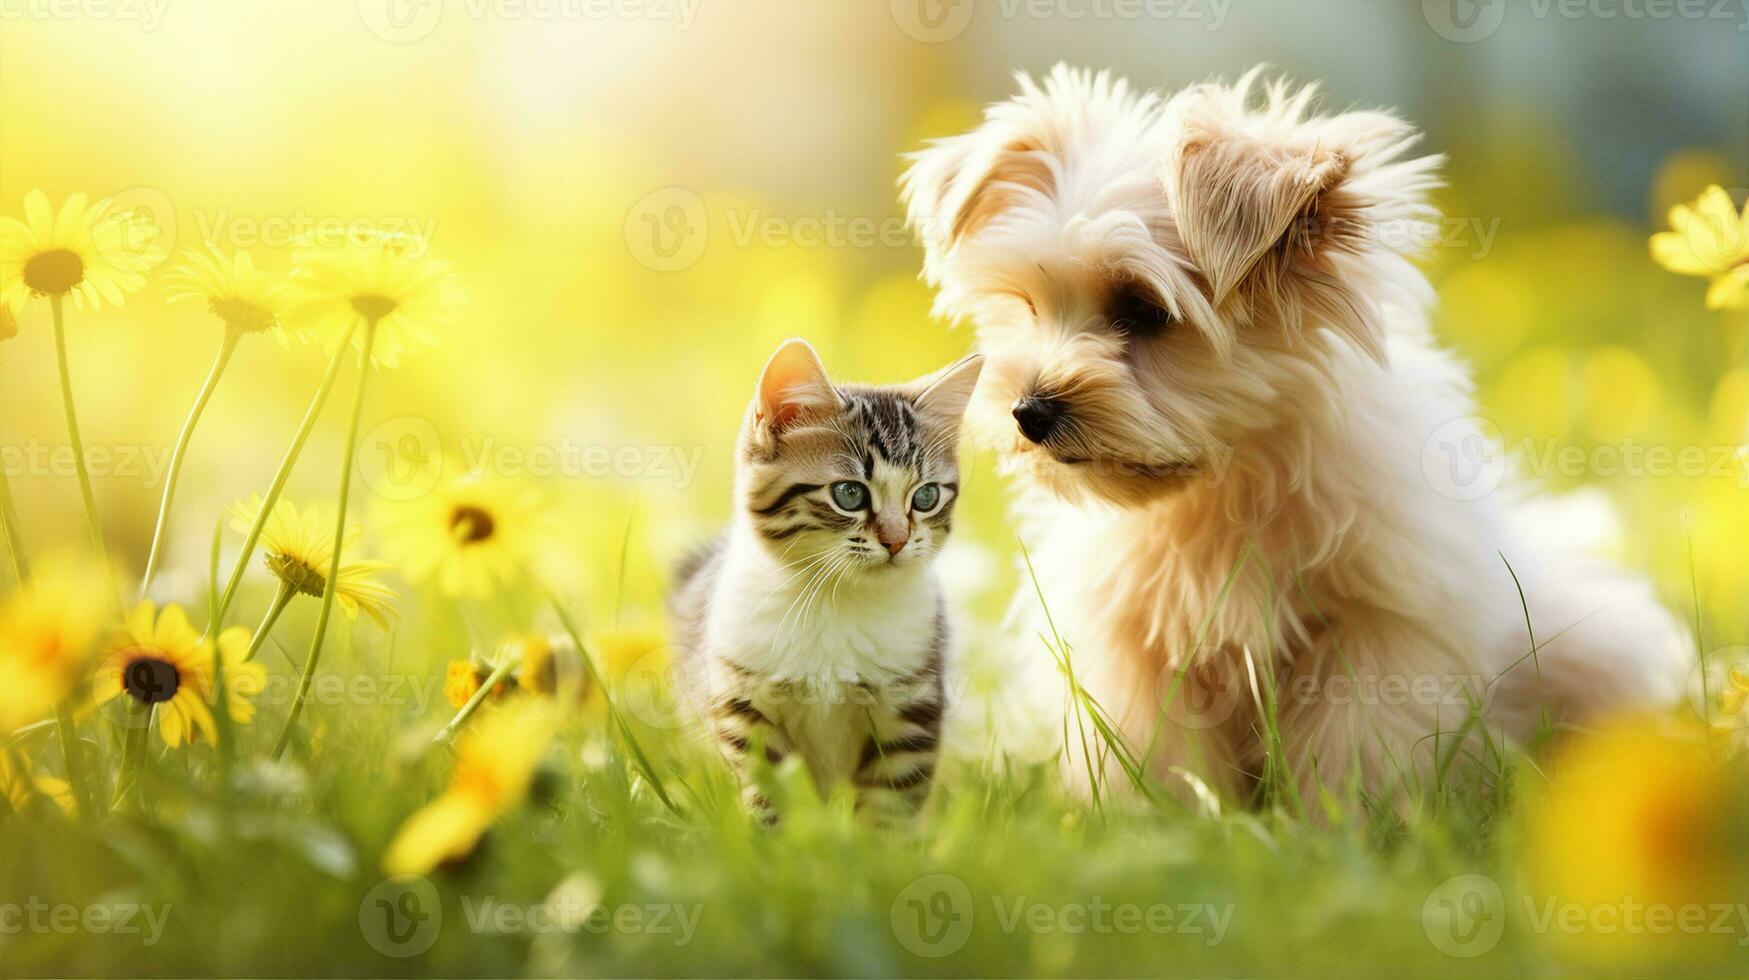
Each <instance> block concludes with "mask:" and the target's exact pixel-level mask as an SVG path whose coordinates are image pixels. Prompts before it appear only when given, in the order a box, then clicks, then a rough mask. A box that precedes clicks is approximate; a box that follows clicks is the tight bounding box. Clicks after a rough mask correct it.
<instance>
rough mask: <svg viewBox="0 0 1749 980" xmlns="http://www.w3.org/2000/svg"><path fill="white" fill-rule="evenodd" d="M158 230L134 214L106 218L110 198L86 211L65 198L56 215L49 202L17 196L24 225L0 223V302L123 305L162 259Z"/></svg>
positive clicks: (34, 194) (74, 198) (84, 202)
mask: <svg viewBox="0 0 1749 980" xmlns="http://www.w3.org/2000/svg"><path fill="white" fill-rule="evenodd" d="M157 239H158V227H157V226H156V225H154V224H153V223H152V222H151V221H150V220H149V219H148V218H146V217H145V216H144V215H141V214H138V213H133V212H129V213H116V212H113V211H111V210H110V200H109V198H107V197H106V198H102V199H101V200H98V201H97V202H95V203H89V202H88V199H87V198H86V196H85V195H84V194H73V195H70V196H69V197H68V198H67V199H66V200H65V201H63V202H61V210H60V211H59V212H56V211H55V210H53V209H52V208H50V207H49V198H48V195H46V194H44V193H43V192H42V191H40V190H33V191H31V192H30V193H28V194H26V195H24V220H22V221H20V220H19V219H17V218H11V217H7V218H0V283H4V286H3V287H0V300H4V301H7V302H16V301H19V300H22V299H24V298H25V297H27V296H71V297H72V299H73V306H74V308H76V309H81V310H84V309H92V310H95V309H97V308H99V307H100V306H102V305H103V304H104V303H110V304H112V305H115V306H120V305H122V302H123V298H124V296H125V294H127V293H131V292H135V291H137V290H138V289H139V288H140V286H142V285H143V284H144V283H145V281H146V276H145V273H146V270H148V269H150V268H152V266H154V265H156V264H157V263H158V262H159V261H160V260H161V259H163V257H164V255H163V251H162V249H161V248H160V247H159V245H158V242H157Z"/></svg>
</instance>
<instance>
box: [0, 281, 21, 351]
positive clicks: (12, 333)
mask: <svg viewBox="0 0 1749 980" xmlns="http://www.w3.org/2000/svg"><path fill="white" fill-rule="evenodd" d="M5 293H6V290H5V289H4V288H3V287H0V296H3V295H5ZM16 336H18V314H17V313H16V312H14V311H13V309H12V303H11V302H10V301H8V300H4V299H0V340H11V339H12V338H14V337H16Z"/></svg>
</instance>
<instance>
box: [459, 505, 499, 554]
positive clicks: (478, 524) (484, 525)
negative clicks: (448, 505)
mask: <svg viewBox="0 0 1749 980" xmlns="http://www.w3.org/2000/svg"><path fill="white" fill-rule="evenodd" d="M449 529H450V532H451V533H453V534H454V535H455V538H456V540H457V541H460V542H461V543H462V544H477V543H479V542H481V541H484V540H486V539H487V538H489V537H491V536H492V532H493V531H496V530H497V529H498V525H497V524H496V523H495V522H494V521H493V520H492V515H491V514H488V513H486V511H485V510H484V509H483V508H480V507H475V506H474V505H472V504H463V505H461V506H460V507H457V508H456V509H455V510H452V511H450V513H449Z"/></svg>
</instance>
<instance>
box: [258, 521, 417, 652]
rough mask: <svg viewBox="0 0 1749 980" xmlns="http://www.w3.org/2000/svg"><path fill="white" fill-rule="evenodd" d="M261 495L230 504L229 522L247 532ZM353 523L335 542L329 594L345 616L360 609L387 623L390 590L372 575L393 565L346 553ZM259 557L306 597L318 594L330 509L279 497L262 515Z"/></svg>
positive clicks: (329, 555)
mask: <svg viewBox="0 0 1749 980" xmlns="http://www.w3.org/2000/svg"><path fill="white" fill-rule="evenodd" d="M261 503H262V501H261V495H260V494H251V495H250V497H249V499H248V500H245V501H238V502H237V503H235V504H233V505H232V506H231V527H232V528H233V529H235V530H236V531H238V532H239V533H242V534H248V533H249V529H250V528H251V527H254V526H255V519H256V517H257V516H258V515H259V514H260V513H261ZM358 535H359V527H358V525H356V524H354V525H352V526H351V527H348V528H347V529H346V538H345V540H344V541H343V542H342V543H341V546H340V556H341V557H340V578H339V580H338V582H337V583H336V585H335V588H334V598H335V600H336V601H338V602H339V603H340V608H341V609H343V610H345V611H346V615H347V616H348V617H349V618H352V619H357V618H358V614H359V612H360V611H361V610H362V611H363V612H364V613H365V615H367V616H369V617H370V618H371V619H374V620H376V622H377V625H379V626H382V627H384V628H387V627H388V625H389V619H390V617H392V616H395V615H397V613H396V611H395V608H394V605H393V603H394V602H395V600H396V599H397V598H398V596H396V595H395V590H394V589H391V588H389V587H388V586H386V585H384V584H382V583H381V582H378V581H377V580H376V576H377V574H378V573H379V572H383V571H385V570H387V569H389V568H392V567H393V566H392V565H390V564H389V563H388V562H386V561H365V560H361V559H355V558H353V557H352V549H353V547H354V546H355V545H356V544H357V542H358ZM261 545H262V550H263V552H265V554H264V555H263V559H262V560H263V561H264V562H265V563H266V565H267V569H268V571H270V572H272V573H273V574H274V577H275V578H278V579H279V580H280V581H281V582H283V583H284V584H285V585H286V586H287V587H289V588H291V589H295V590H297V591H298V592H301V593H303V594H304V595H308V596H317V597H320V596H321V595H322V590H323V589H324V588H326V587H327V583H328V566H329V565H330V564H331V563H332V562H333V560H334V514H333V512H332V511H331V510H327V509H324V508H320V507H310V508H307V509H305V510H302V511H300V510H298V508H297V507H296V505H294V504H292V503H291V501H289V500H280V501H278V502H277V503H275V504H274V505H273V512H272V513H271V514H268V515H267V523H266V524H264V525H262V528H261Z"/></svg>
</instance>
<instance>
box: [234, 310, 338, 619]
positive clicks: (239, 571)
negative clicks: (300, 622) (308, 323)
mask: <svg viewBox="0 0 1749 980" xmlns="http://www.w3.org/2000/svg"><path fill="white" fill-rule="evenodd" d="M351 339H352V335H351V334H347V336H346V337H345V338H342V340H341V343H340V346H339V347H338V348H336V349H335V351H334V356H333V357H332V358H330V359H329V361H328V371H327V373H326V374H324V375H322V383H321V385H319V386H318V387H317V388H316V395H315V397H314V398H312V399H310V407H309V408H308V409H307V410H306V411H305V412H304V420H303V421H302V422H300V423H298V431H297V433H296V434H295V435H293V436H292V443H291V447H290V448H289V449H287V450H286V451H285V458H284V459H282V460H280V462H279V470H278V472H276V473H274V474H273V483H272V484H271V485H269V486H268V488H267V496H266V498H264V499H263V500H262V501H261V513H259V514H256V515H255V523H254V524H253V525H252V526H251V527H250V528H249V533H248V535H247V536H245V537H244V538H243V550H242V552H241V553H239V554H238V555H237V564H236V565H235V566H234V567H233V568H232V569H231V577H230V579H229V580H228V581H227V582H226V583H225V591H224V592H223V593H222V594H221V595H220V596H219V604H218V607H217V608H216V609H214V610H213V614H212V622H210V623H208V624H207V635H208V636H216V635H218V633H219V631H220V630H222V629H224V626H225V613H226V612H227V611H229V610H230V608H231V603H232V602H234V601H235V600H236V598H237V587H238V586H239V585H241V584H242V582H243V572H244V570H245V569H247V568H248V567H249V559H250V558H251V557H253V556H254V554H255V543H256V542H257V541H259V540H261V529H262V528H263V527H266V526H267V517H268V515H269V514H271V513H273V505H274V504H276V503H278V502H279V495H280V493H281V492H282V491H284V490H285V482H286V480H288V479H290V478H291V471H292V467H293V466H294V465H296V464H297V461H298V454H299V453H302V452H303V451H304V443H305V442H307V441H308V440H309V438H310V430H311V429H313V428H315V426H316V419H317V418H319V417H320V416H321V414H322V406H323V405H326V404H327V403H328V394H329V392H332V391H333V390H334V379H335V378H337V377H339V376H340V365H341V364H343V363H345V361H346V351H347V349H348V348H349V347H350V343H349V341H350V340H351Z"/></svg>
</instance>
